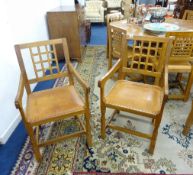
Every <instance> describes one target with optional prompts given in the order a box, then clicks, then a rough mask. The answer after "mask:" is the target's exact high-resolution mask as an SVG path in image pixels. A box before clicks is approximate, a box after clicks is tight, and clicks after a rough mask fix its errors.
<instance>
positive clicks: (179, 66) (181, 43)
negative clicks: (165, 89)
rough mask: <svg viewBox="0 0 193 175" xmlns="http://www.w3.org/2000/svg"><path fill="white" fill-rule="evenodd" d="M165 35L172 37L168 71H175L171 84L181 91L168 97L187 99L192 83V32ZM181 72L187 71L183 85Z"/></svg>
mask: <svg viewBox="0 0 193 175" xmlns="http://www.w3.org/2000/svg"><path fill="white" fill-rule="evenodd" d="M166 37H171V38H173V42H172V50H171V54H170V56H169V61H168V72H169V73H177V76H176V80H175V83H172V84H173V85H177V86H178V87H179V88H180V90H181V93H178V94H169V96H168V98H169V99H176V100H177V99H179V100H184V101H187V100H188V98H189V94H190V90H191V87H192V83H193V66H192V64H191V61H193V55H192V53H193V32H168V33H166ZM182 73H188V80H187V82H186V85H185V87H184V86H183V83H182V81H183V76H182V75H183V74H182ZM172 84H171V85H172ZM169 85H170V84H169Z"/></svg>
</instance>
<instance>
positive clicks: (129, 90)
mask: <svg viewBox="0 0 193 175" xmlns="http://www.w3.org/2000/svg"><path fill="white" fill-rule="evenodd" d="M130 40H132V41H133V49H132V52H131V53H129V52H128V48H127V47H128V42H129V41H130ZM122 41H123V42H122V52H121V53H122V54H121V59H119V60H118V61H117V62H116V64H115V65H114V66H113V67H112V68H111V69H110V71H109V72H108V73H107V74H106V75H105V76H104V77H103V78H102V79H101V80H100V81H99V86H100V104H101V136H102V138H105V130H106V128H107V127H109V128H111V129H116V130H118V131H123V132H126V133H129V134H134V135H136V136H139V137H144V138H147V139H150V140H151V143H150V147H149V153H152V154H153V152H154V148H155V143H156V138H157V134H158V128H159V125H160V122H161V118H162V113H163V109H164V104H165V101H166V99H167V93H168V90H167V70H165V71H166V73H165V74H164V65H165V62H166V52H167V44H168V42H169V39H168V38H158V37H148V36H146V37H141V36H131V37H130V36H126V35H125V34H123V39H122ZM166 68H167V67H166ZM115 72H119V80H118V81H116V82H115V84H114V86H113V87H112V88H111V90H110V91H109V93H108V94H107V95H105V92H104V88H105V84H106V82H107V80H109V79H110V78H111V77H112V76H113V75H114V74H115ZM130 73H139V74H142V75H145V76H150V77H154V82H153V85H152V84H144V83H139V82H133V81H128V80H125V77H126V75H127V74H130ZM164 77H165V78H164ZM106 108H111V109H114V112H113V114H112V117H111V118H110V120H109V122H107V124H106V119H105V112H106ZM120 111H124V112H129V113H133V114H137V115H139V116H144V117H148V118H150V119H152V120H153V121H154V122H153V127H154V129H153V133H152V134H149V133H148V134H147V133H142V132H139V131H134V130H131V129H127V128H124V127H121V126H117V125H115V124H111V123H110V122H111V121H112V119H113V117H114V116H115V114H117V113H119V112H120ZM116 119H117V120H118V119H119V118H118V116H116ZM150 123H151V121H150ZM142 127H143V126H142Z"/></svg>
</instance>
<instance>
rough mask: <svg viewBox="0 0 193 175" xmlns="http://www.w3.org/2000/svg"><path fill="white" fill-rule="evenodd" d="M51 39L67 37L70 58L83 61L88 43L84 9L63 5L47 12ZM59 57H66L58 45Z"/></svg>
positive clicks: (77, 6) (78, 6)
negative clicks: (84, 50)
mask: <svg viewBox="0 0 193 175" xmlns="http://www.w3.org/2000/svg"><path fill="white" fill-rule="evenodd" d="M47 23H48V31H49V37H50V39H56V38H62V37H66V38H67V41H68V43H69V44H68V46H69V53H70V58H74V59H77V60H78V61H81V58H82V50H83V49H84V46H85V45H86V33H85V31H86V27H85V17H84V9H83V7H81V6H80V5H79V4H77V5H76V6H61V7H58V8H55V9H53V10H50V11H49V12H47ZM57 52H58V59H59V60H61V59H64V58H63V57H62V56H63V52H62V48H61V47H59V46H58V47H57Z"/></svg>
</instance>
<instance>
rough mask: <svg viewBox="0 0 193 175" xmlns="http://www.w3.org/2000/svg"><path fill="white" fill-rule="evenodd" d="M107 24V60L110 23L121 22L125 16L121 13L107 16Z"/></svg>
mask: <svg viewBox="0 0 193 175" xmlns="http://www.w3.org/2000/svg"><path fill="white" fill-rule="evenodd" d="M106 18H107V20H106V23H107V55H106V56H107V58H108V57H109V26H110V23H111V22H113V21H120V20H122V19H123V15H122V14H121V12H118V13H112V14H107V15H106Z"/></svg>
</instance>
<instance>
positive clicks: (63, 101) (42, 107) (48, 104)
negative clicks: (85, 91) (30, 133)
mask: <svg viewBox="0 0 193 175" xmlns="http://www.w3.org/2000/svg"><path fill="white" fill-rule="evenodd" d="M81 111H84V103H83V102H82V100H81V98H80V97H79V95H78V94H77V93H76V90H75V88H74V87H73V86H64V87H58V88H54V89H48V90H44V91H39V92H33V93H32V94H30V95H29V98H28V100H27V108H26V113H27V116H28V118H27V122H29V123H38V122H40V121H41V123H42V122H43V121H44V120H45V121H46V120H47V119H49V118H54V117H62V116H63V115H68V114H71V113H73V112H81Z"/></svg>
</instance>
